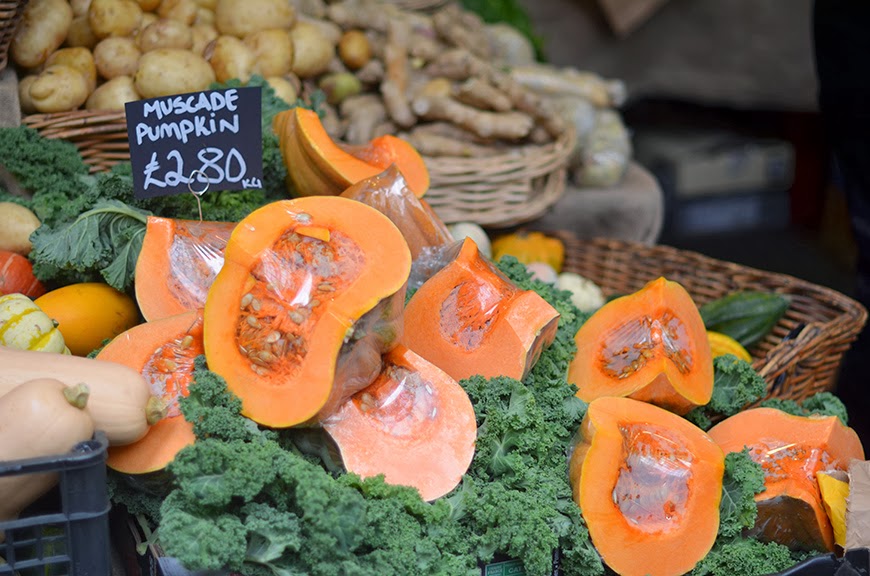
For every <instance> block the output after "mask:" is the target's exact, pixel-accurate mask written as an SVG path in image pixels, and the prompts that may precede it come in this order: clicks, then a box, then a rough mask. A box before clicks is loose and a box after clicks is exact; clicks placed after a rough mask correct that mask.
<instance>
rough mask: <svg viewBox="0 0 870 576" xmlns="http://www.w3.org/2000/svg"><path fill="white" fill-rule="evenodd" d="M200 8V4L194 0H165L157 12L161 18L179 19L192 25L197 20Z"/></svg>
mask: <svg viewBox="0 0 870 576" xmlns="http://www.w3.org/2000/svg"><path fill="white" fill-rule="evenodd" d="M198 9H199V6H198V5H197V4H196V2H195V1H194V0H163V1H162V2H161V3H160V8H158V9H157V14H159V15H160V17H161V18H169V19H171V20H178V21H179V22H184V23H185V24H187V25H188V26H190V25H191V24H193V21H194V20H196V12H197V10H198Z"/></svg>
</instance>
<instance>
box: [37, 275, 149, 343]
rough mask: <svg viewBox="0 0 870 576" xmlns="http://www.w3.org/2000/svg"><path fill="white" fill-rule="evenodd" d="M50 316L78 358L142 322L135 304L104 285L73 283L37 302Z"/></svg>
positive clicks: (127, 297)
mask: <svg viewBox="0 0 870 576" xmlns="http://www.w3.org/2000/svg"><path fill="white" fill-rule="evenodd" d="M34 302H35V303H36V305H37V306H39V307H40V308H42V310H43V311H44V312H45V313H46V314H48V315H49V316H51V317H52V318H53V319H54V320H55V321H56V322H57V327H58V329H59V330H60V332H61V334H63V339H64V341H65V342H66V345H67V346H68V347H69V349H70V351H71V352H72V353H73V355H75V356H87V355H88V354H90V353H91V352H92V351H94V350H96V349H97V348H99V347H100V346H102V345H103V341H104V340H108V339H110V338H114V337H115V336H117V335H118V334H120V333H121V332H123V331H124V330H127V329H128V328H132V327H133V326H135V325H136V324H138V323H139V309H138V308H137V307H136V302H135V301H134V300H133V299H132V298H130V297H129V296H127V295H126V294H124V293H123V292H119V291H118V290H115V289H114V288H112V287H111V286H109V285H108V284H103V283H101V282H84V283H81V284H70V285H69V286H64V287H63V288H58V289H57V290H52V291H51V292H47V293H46V294H44V295H42V296H40V297H39V298H37V299H36V300H34Z"/></svg>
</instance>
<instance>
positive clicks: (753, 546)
mask: <svg viewBox="0 0 870 576" xmlns="http://www.w3.org/2000/svg"><path fill="white" fill-rule="evenodd" d="M804 557H805V555H803V554H800V553H794V552H792V551H790V550H789V549H788V548H786V547H785V546H783V545H782V544H777V543H776V542H768V543H762V542H759V541H758V540H755V539H754V538H735V539H721V540H717V541H716V544H714V545H713V549H712V550H710V552H709V553H708V554H707V555H706V556H705V557H704V558H703V559H701V561H700V562H698V563H697V564H696V565H695V568H694V569H693V570H692V572H691V573H690V576H734V575H735V574H739V575H740V576H765V575H767V574H776V573H778V572H782V571H783V570H787V569H788V568H791V567H792V566H794V565H795V564H796V563H797V562H800V561H801V560H803V559H804Z"/></svg>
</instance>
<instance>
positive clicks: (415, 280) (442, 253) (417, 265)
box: [408, 238, 464, 290]
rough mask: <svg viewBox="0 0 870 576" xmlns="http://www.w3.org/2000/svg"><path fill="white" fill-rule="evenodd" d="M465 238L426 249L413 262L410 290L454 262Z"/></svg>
mask: <svg viewBox="0 0 870 576" xmlns="http://www.w3.org/2000/svg"><path fill="white" fill-rule="evenodd" d="M463 241H464V238H463V240H459V241H456V242H450V243H449V244H444V245H441V246H434V247H431V248H427V249H426V250H424V251H423V252H422V253H421V254H420V255H419V256H418V257H417V258H416V259H415V260H414V262H413V264H411V275H410V277H408V290H417V289H419V288H420V286H422V285H423V283H425V282H426V280H428V279H429V278H431V277H432V276H434V275H435V274H437V273H438V271H439V270H441V269H442V268H444V267H445V266H447V265H448V264H450V263H451V262H453V261H454V260H455V259H456V257H457V256H458V255H459V251H460V250H462V243H463Z"/></svg>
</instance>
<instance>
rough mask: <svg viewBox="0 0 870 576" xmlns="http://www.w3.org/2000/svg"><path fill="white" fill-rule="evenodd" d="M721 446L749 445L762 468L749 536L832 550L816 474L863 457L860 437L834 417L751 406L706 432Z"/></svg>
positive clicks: (728, 448)
mask: <svg viewBox="0 0 870 576" xmlns="http://www.w3.org/2000/svg"><path fill="white" fill-rule="evenodd" d="M709 434H710V437H711V438H713V440H714V441H716V443H718V444H719V446H721V447H722V450H724V451H725V452H726V453H727V452H738V451H740V450H742V449H743V447H744V446H748V447H749V455H750V457H751V458H752V459H753V460H754V461H756V462H758V463H759V464H761V467H762V469H763V470H764V486H765V490H764V492H762V493H760V494H758V495H757V496H756V497H755V501H756V502H757V503H758V520H757V521H756V523H755V528H754V529H753V531H752V533H753V535H755V536H757V537H758V538H759V539H761V540H765V541H772V542H779V543H780V544H784V545H786V546H788V547H789V548H794V549H801V550H828V551H831V552H832V551H833V550H834V531H833V528H832V527H831V522H830V520H829V519H828V516H827V514H826V512H825V507H824V503H823V501H822V495H821V492H820V491H819V486H818V483H817V481H816V474H817V473H818V472H819V471H825V470H848V469H849V463H850V462H851V461H852V460H853V459H858V460H863V459H864V448H863V446H862V445H861V440H860V439H859V438H858V435H857V434H856V433H855V431H854V430H852V429H851V428H849V427H847V426H844V425H843V423H842V422H840V420H839V419H838V418H837V417H836V416H793V415H791V414H788V413H786V412H783V411H781V410H776V409H774V408H752V409H749V410H744V411H743V412H739V413H737V414H735V415H734V416H731V417H729V418H726V419H725V420H723V421H722V422H720V423H718V424H716V425H715V426H713V428H711V429H710V431H709Z"/></svg>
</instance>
